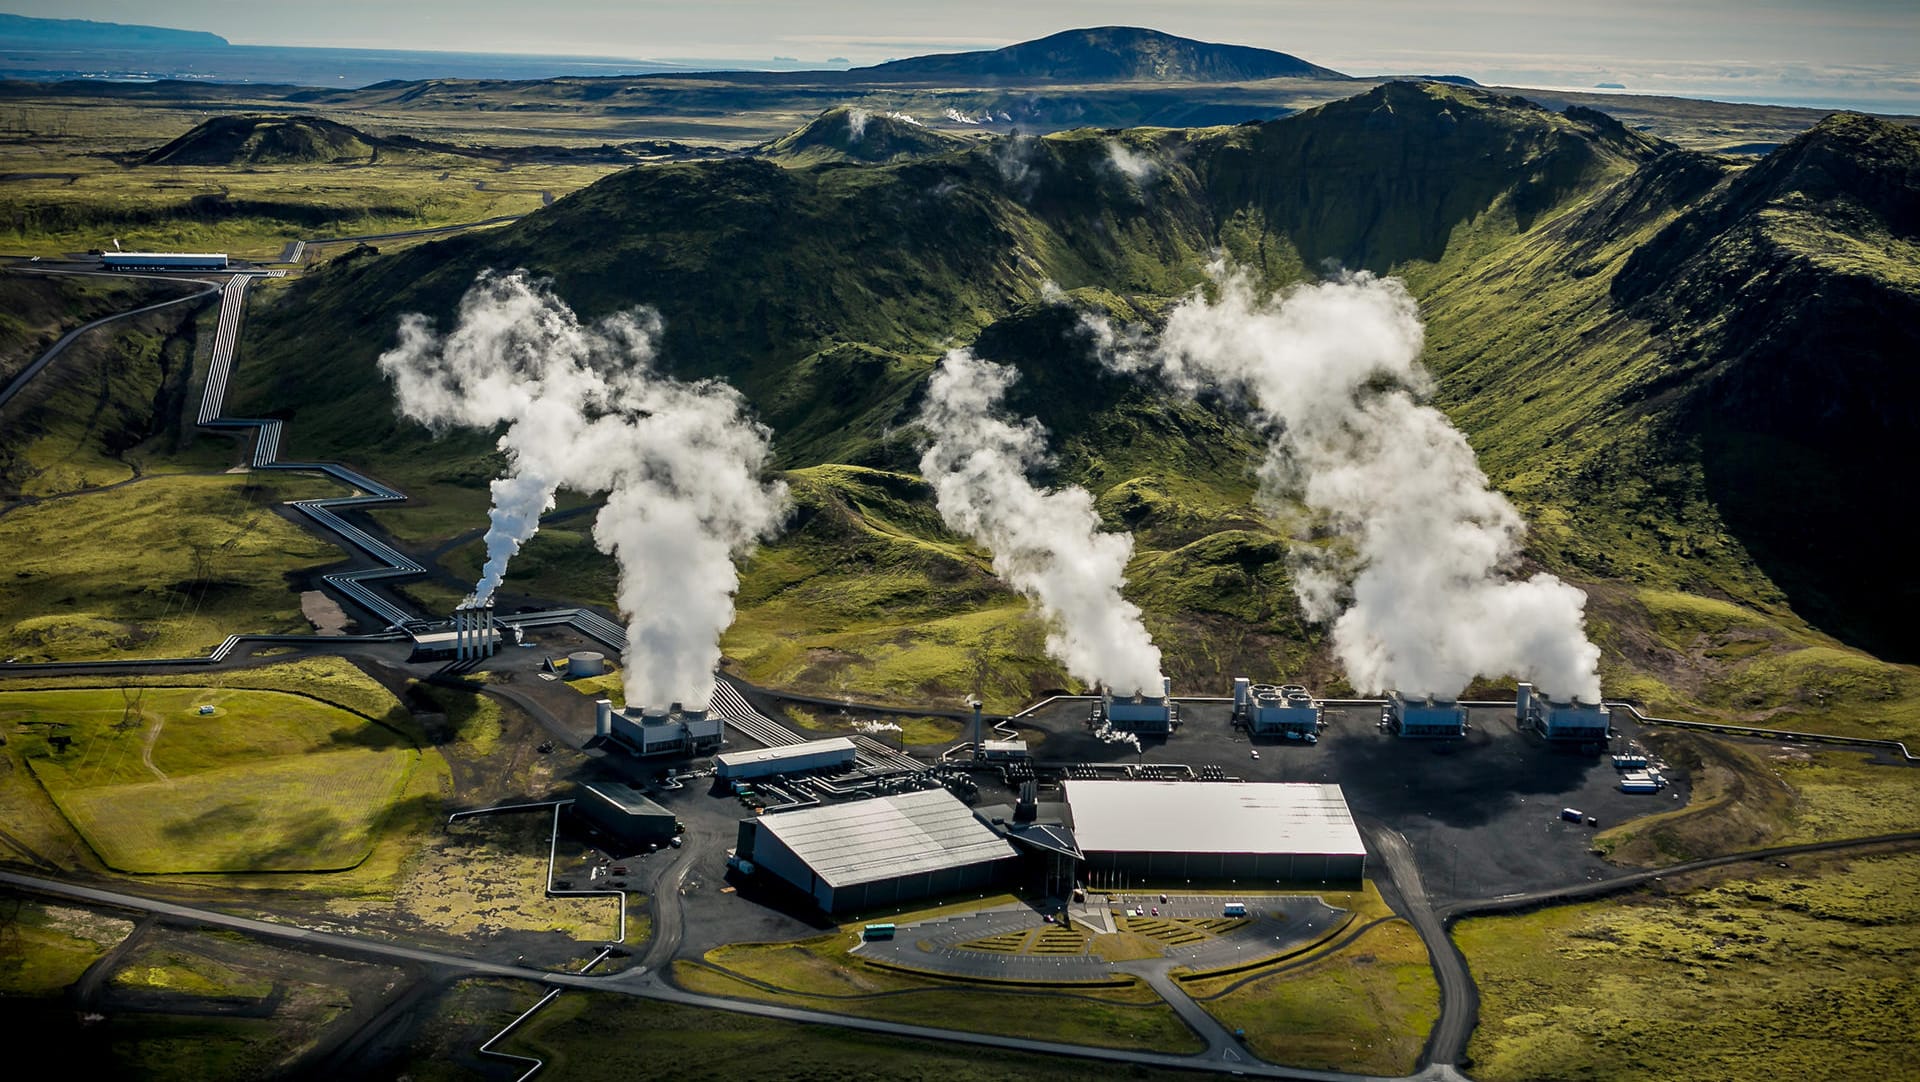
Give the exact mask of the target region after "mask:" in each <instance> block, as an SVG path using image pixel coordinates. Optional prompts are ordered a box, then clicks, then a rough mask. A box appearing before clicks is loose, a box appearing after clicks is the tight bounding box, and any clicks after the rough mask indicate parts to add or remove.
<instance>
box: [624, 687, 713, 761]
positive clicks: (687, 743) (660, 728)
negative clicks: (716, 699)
mask: <svg viewBox="0 0 1920 1082" xmlns="http://www.w3.org/2000/svg"><path fill="white" fill-rule="evenodd" d="M593 708H594V721H593V737H594V739H593V743H594V744H596V745H612V746H614V747H618V748H621V749H623V750H625V751H627V752H630V753H632V754H634V755H638V756H640V757H642V758H646V757H649V756H654V755H706V754H710V753H712V752H716V751H719V750H720V746H721V744H722V742H724V741H725V739H726V727H727V722H726V719H725V718H724V717H722V716H720V715H719V714H712V715H709V714H708V713H707V712H706V711H705V710H683V709H681V707H680V704H679V703H674V704H673V705H672V706H671V707H668V708H667V709H665V710H660V709H646V710H635V709H634V708H632V707H628V708H626V709H625V710H615V709H614V708H613V701H612V700H610V699H600V700H597V701H595V702H594V704H593Z"/></svg>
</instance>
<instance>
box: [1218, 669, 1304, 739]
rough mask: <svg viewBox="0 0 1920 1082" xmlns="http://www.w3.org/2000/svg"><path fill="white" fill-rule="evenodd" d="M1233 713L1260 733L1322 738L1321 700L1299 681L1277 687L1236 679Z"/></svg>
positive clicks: (1238, 719) (1294, 737)
mask: <svg viewBox="0 0 1920 1082" xmlns="http://www.w3.org/2000/svg"><path fill="white" fill-rule="evenodd" d="M1233 716H1234V719H1235V720H1236V721H1239V722H1240V723H1241V724H1243V725H1245V726H1246V727H1247V731H1248V732H1250V733H1253V734H1255V735H1258V736H1284V737H1287V738H1289V739H1293V740H1306V741H1308V742H1313V741H1316V740H1318V739H1319V738H1320V704H1319V703H1317V702H1315V701H1314V700H1313V696H1312V695H1310V694H1308V692H1307V689H1306V688H1305V687H1303V686H1301V685H1299V684H1282V685H1280V686H1279V687H1275V686H1274V685H1272V684H1253V683H1249V682H1248V680H1247V678H1246V677H1244V676H1243V677H1240V678H1238V679H1236V680H1235V681H1234V682H1233Z"/></svg>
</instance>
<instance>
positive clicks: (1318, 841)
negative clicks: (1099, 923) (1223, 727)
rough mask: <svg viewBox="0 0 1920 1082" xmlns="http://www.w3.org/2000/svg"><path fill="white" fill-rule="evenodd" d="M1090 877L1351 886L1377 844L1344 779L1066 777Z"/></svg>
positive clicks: (1073, 819)
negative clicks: (1364, 833) (1369, 840)
mask: <svg viewBox="0 0 1920 1082" xmlns="http://www.w3.org/2000/svg"><path fill="white" fill-rule="evenodd" d="M1065 796H1066V805H1067V814H1068V818H1069V820H1070V822H1071V829H1072V831H1073V838H1074V841H1075V843H1076V844H1077V845H1078V847H1079V849H1080V852H1081V853H1082V854H1083V856H1084V858H1085V864H1084V868H1085V871H1086V873H1087V875H1088V879H1089V881H1090V882H1092V883H1094V884H1096V885H1099V884H1101V883H1103V882H1114V881H1116V880H1117V881H1119V882H1121V883H1150V882H1160V883H1167V882H1186V881H1200V882H1222V881H1233V882H1236V883H1242V884H1244V883H1248V882H1259V881H1268V882H1275V883H1305V882H1351V881H1357V880H1359V879H1360V878H1361V877H1362V876H1363V875H1365V874H1366V867H1367V848H1366V844H1365V843H1364V842H1362V841H1361V839H1360V830H1359V828H1358V827H1356V826H1355V825H1354V822H1353V813H1352V812H1351V811H1349V810H1348V808H1347V799H1346V797H1345V795H1343V794H1342V793H1341V791H1340V787H1339V786H1338V785H1322V784H1299V783H1280V782H1206V783H1196V782H1184V781H1091V780H1089V781H1082V780H1077V779H1070V780H1068V781H1067V782H1066V783H1065Z"/></svg>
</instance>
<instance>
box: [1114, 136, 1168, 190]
mask: <svg viewBox="0 0 1920 1082" xmlns="http://www.w3.org/2000/svg"><path fill="white" fill-rule="evenodd" d="M1107 164H1108V165H1110V166H1112V167H1113V169H1114V171H1115V172H1117V173H1119V174H1120V175H1121V176H1123V177H1126V178H1127V179H1128V180H1131V181H1133V182H1134V183H1136V184H1145V183H1146V182H1148V181H1150V180H1152V179H1153V178H1154V177H1157V176H1159V175H1160V163H1159V162H1156V161H1154V160H1153V159H1152V158H1149V157H1147V156H1146V155H1145V154H1142V153H1140V152H1139V151H1137V150H1134V149H1133V148H1131V147H1129V146H1127V145H1126V144H1125V143H1122V142H1121V141H1120V140H1118V139H1109V140H1107Z"/></svg>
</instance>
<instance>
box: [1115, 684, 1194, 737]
mask: <svg viewBox="0 0 1920 1082" xmlns="http://www.w3.org/2000/svg"><path fill="white" fill-rule="evenodd" d="M1160 692H1161V693H1160V694H1159V695H1158V696H1153V695H1144V694H1140V693H1138V692H1136V693H1135V694H1133V695H1131V696H1126V695H1115V694H1113V693H1112V692H1111V691H1109V692H1108V693H1106V694H1105V695H1103V696H1101V698H1100V706H1099V711H1100V713H1099V714H1098V716H1097V718H1096V720H1098V721H1102V722H1104V723H1105V724H1106V725H1108V726H1110V727H1112V728H1114V729H1117V730H1119V731H1120V732H1123V733H1139V734H1143V735H1149V736H1165V735H1168V734H1170V733H1172V732H1173V727H1174V725H1176V724H1177V723H1178V722H1179V720H1180V714H1179V709H1178V708H1177V707H1176V706H1174V703H1173V681H1172V680H1165V679H1163V680H1162V683H1161V687H1160Z"/></svg>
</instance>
